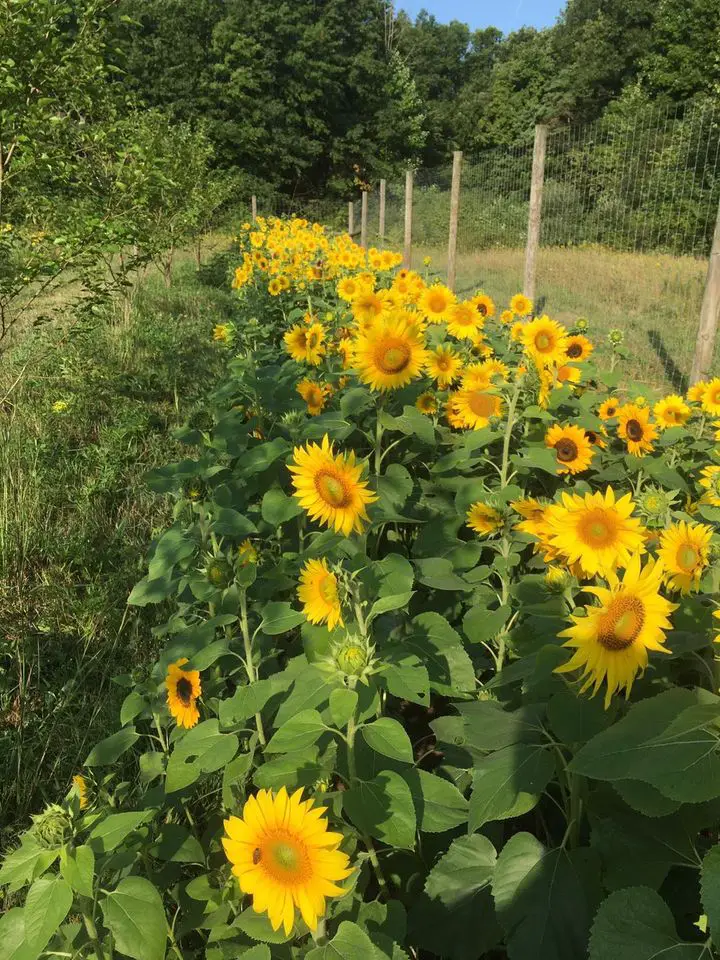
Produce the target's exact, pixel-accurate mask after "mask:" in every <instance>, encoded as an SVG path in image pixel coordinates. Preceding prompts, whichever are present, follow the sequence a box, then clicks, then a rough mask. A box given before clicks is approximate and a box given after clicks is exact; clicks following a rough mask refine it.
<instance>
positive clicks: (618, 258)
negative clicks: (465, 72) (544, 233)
mask: <svg viewBox="0 0 720 960" xmlns="http://www.w3.org/2000/svg"><path fill="white" fill-rule="evenodd" d="M427 256H429V257H431V258H432V269H435V270H437V271H438V272H439V273H440V274H441V275H444V274H445V270H446V266H447V252H446V251H445V250H441V249H437V248H424V247H416V248H415V249H414V250H413V263H414V265H416V266H417V265H418V264H420V263H422V260H423V258H424V257H427ZM523 262H524V250H521V249H502V248H493V249H489V250H479V251H476V252H473V253H468V252H464V253H461V254H460V255H459V258H458V276H457V289H458V292H459V293H469V292H470V291H474V290H476V289H478V288H479V287H482V288H483V289H485V290H486V291H487V292H488V293H489V294H491V295H492V296H493V297H494V298H495V299H496V301H498V302H499V303H502V302H506V301H507V300H508V298H509V297H510V296H511V295H512V294H513V293H516V292H517V291H518V290H520V289H521V288H522V277H523ZM706 270H707V261H705V260H700V259H696V258H693V257H673V256H669V255H666V254H638V253H621V252H618V251H615V250H609V249H607V248H604V247H576V248H560V247H555V248H545V249H542V250H541V251H540V255H539V258H538V283H537V297H538V304H539V306H540V307H541V309H543V310H544V311H545V312H547V313H548V314H550V316H552V317H555V318H556V319H557V320H561V321H563V322H565V323H569V322H572V321H573V320H576V319H577V318H578V317H585V318H587V320H588V321H589V323H590V333H591V336H592V338H593V339H594V341H595V342H596V344H597V345H598V346H599V347H600V344H601V342H602V341H604V340H605V338H606V335H607V332H608V331H609V330H612V329H613V328H619V329H621V330H623V332H624V333H625V346H626V347H627V349H628V351H629V353H630V357H629V359H628V360H627V361H625V363H624V365H623V367H624V371H625V372H626V374H627V377H628V379H629V380H632V381H633V382H640V383H645V384H648V385H651V386H657V387H659V388H663V389H664V388H667V387H672V388H673V389H682V388H683V387H684V386H685V385H686V379H687V376H688V374H689V372H690V366H691V364H692V357H693V352H694V349H695V338H696V335H697V328H698V321H699V317H700V304H701V302H702V295H703V287H704V283H705V274H706ZM719 359H720V358H718V353H717V351H716V363H718V360H719ZM719 367H720V365H719Z"/></svg>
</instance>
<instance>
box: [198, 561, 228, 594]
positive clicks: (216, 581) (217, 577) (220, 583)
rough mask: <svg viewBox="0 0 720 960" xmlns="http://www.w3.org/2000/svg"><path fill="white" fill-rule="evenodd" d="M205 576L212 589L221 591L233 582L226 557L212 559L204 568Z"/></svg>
mask: <svg viewBox="0 0 720 960" xmlns="http://www.w3.org/2000/svg"><path fill="white" fill-rule="evenodd" d="M205 576H206V577H207V578H208V582H209V583H211V584H212V585H213V586H214V587H217V588H218V589H220V590H222V589H225V587H229V586H230V584H231V583H232V582H233V580H234V573H233V568H232V566H231V564H230V563H229V562H228V560H227V558H226V557H214V558H213V559H211V560H209V561H208V564H207V566H206V567H205Z"/></svg>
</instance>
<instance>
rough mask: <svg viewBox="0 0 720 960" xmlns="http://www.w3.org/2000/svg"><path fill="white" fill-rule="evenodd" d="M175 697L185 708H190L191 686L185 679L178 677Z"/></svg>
mask: <svg viewBox="0 0 720 960" xmlns="http://www.w3.org/2000/svg"><path fill="white" fill-rule="evenodd" d="M176 689H177V695H178V698H179V699H180V701H181V702H182V703H183V704H184V705H185V706H186V707H188V706H190V702H191V700H192V684H191V683H190V681H189V680H188V679H187V677H180V679H179V680H178V682H177V688H176Z"/></svg>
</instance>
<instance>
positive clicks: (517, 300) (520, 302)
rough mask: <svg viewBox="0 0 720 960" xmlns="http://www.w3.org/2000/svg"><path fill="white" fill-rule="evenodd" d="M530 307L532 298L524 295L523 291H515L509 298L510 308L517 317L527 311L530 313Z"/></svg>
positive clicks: (523, 315)
mask: <svg viewBox="0 0 720 960" xmlns="http://www.w3.org/2000/svg"><path fill="white" fill-rule="evenodd" d="M532 308H533V304H532V300H530V298H529V297H526V296H525V294H524V293H516V294H515V296H514V297H511V298H510V309H511V310H512V312H513V313H514V314H517V316H518V317H526V316H527V315H528V314H529V313H532Z"/></svg>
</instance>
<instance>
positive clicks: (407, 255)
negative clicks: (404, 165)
mask: <svg viewBox="0 0 720 960" xmlns="http://www.w3.org/2000/svg"><path fill="white" fill-rule="evenodd" d="M412 204H413V172H412V170H406V171H405V247H404V250H403V266H404V267H405V269H406V270H409V269H410V268H411V266H412Z"/></svg>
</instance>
